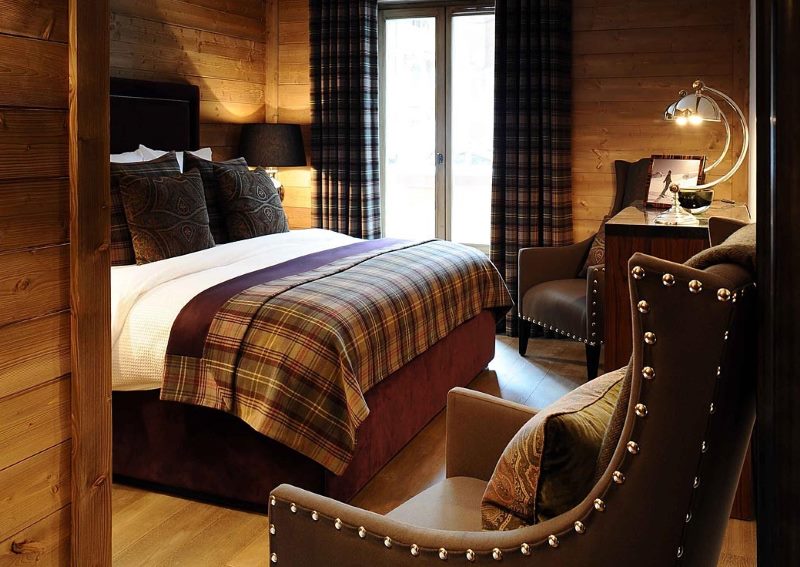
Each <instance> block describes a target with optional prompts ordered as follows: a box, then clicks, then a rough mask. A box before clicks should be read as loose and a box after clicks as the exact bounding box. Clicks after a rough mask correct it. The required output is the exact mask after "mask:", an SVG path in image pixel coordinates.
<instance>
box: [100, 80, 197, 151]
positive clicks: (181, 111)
mask: <svg viewBox="0 0 800 567" xmlns="http://www.w3.org/2000/svg"><path fill="white" fill-rule="evenodd" d="M139 144H144V145H145V146H148V147H150V148H154V149H159V150H196V149H198V148H199V147H200V89H199V88H198V87H196V86H194V85H187V84H177V83H157V82H152V81H137V80H133V79H118V78H112V79H111V153H112V154H119V153H122V152H129V151H133V150H135V149H136V148H138V147H139Z"/></svg>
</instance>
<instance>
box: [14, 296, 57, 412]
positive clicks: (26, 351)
mask: <svg viewBox="0 0 800 567" xmlns="http://www.w3.org/2000/svg"><path fill="white" fill-rule="evenodd" d="M69 325H70V322H69V312H67V311H62V312H61V313H56V314H55V315H49V316H45V317H39V318H38V319H32V320H28V321H23V322H21V323H14V324H11V325H5V326H1V327H0V400H2V399H3V398H6V397H7V396H11V395H13V394H17V393H19V392H24V391H26V390H30V389H31V388H35V387H37V386H41V385H42V384H44V383H46V382H50V381H51V380H53V379H55V378H58V377H59V376H65V375H67V374H69V372H70V339H69Z"/></svg>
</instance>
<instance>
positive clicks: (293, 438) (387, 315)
mask: <svg viewBox="0 0 800 567" xmlns="http://www.w3.org/2000/svg"><path fill="white" fill-rule="evenodd" d="M312 256H314V258H312ZM261 272H263V273H259V272H257V273H254V274H247V275H245V276H241V277H240V278H234V280H231V281H230V282H225V283H223V284H220V285H219V286H215V288H216V289H215V288H210V289H208V290H206V291H205V292H203V293H201V294H199V295H198V296H197V297H195V298H194V299H193V300H192V301H191V302H190V303H189V304H188V305H187V306H186V307H185V308H184V309H183V311H182V312H181V314H180V315H179V316H178V318H177V319H176V321H175V323H174V324H173V327H172V331H171V335H170V342H169V346H168V348H167V356H166V362H165V369H164V382H163V387H162V389H161V399H163V400H171V401H177V402H183V403H190V404H194V405H200V406H206V407H210V408H214V409H218V410H223V411H226V412H229V413H231V414H234V415H236V416H237V417H239V418H240V419H242V420H243V421H245V422H246V423H247V424H249V425H250V426H251V427H253V428H254V429H255V430H257V431H258V432H260V433H262V434H264V435H266V436H268V437H270V438H272V439H274V440H276V441H279V442H281V443H283V444H285V445H287V446H289V447H291V448H292V449H294V450H296V451H298V452H299V453H301V454H303V455H306V456H307V457H309V458H311V459H313V460H314V461H316V462H318V463H320V464H321V465H322V466H324V467H325V468H327V469H328V470H330V471H331V472H333V473H335V474H342V473H343V472H344V470H345V469H346V468H347V465H348V463H349V462H350V460H351V459H352V457H353V454H354V452H355V449H356V431H357V428H358V426H359V425H360V424H361V423H362V422H363V421H364V419H366V417H367V415H368V414H369V408H368V407H367V405H366V403H365V401H364V394H365V393H366V392H367V391H368V390H369V389H370V388H372V387H373V386H375V385H376V384H377V383H379V382H380V381H381V380H383V379H385V378H386V377H388V376H389V375H390V374H392V373H393V372H395V371H396V370H398V369H399V368H401V367H402V366H403V365H405V364H407V363H408V362H410V361H411V360H412V359H414V358H415V357H416V356H418V355H420V354H422V353H424V352H425V351H426V350H427V349H428V348H430V347H431V346H433V345H434V344H435V343H436V342H438V341H439V340H441V339H443V338H444V337H445V336H446V335H447V334H448V333H450V332H451V331H452V330H454V329H455V328H456V327H458V326H459V325H461V324H462V323H465V322H466V321H468V320H470V319H471V318H473V317H475V316H476V315H478V314H479V313H480V312H481V311H483V310H485V309H493V310H495V314H496V316H497V317H498V320H499V318H500V317H502V316H503V315H504V314H505V313H506V312H507V311H508V309H509V308H510V307H511V305H512V300H511V296H510V294H509V293H508V289H507V288H506V286H505V284H504V282H503V280H502V277H501V276H500V274H499V273H498V272H497V270H496V269H495V267H494V265H493V264H492V263H491V262H490V261H489V260H488V258H486V256H485V255H483V254H482V253H480V252H479V251H477V250H475V249H473V248H470V247H467V246H462V245H459V244H454V243H451V242H445V241H439V240H434V241H427V242H407V241H395V240H382V241H381V240H378V241H375V240H373V241H365V242H360V243H358V244H353V245H350V246H345V247H341V248H339V249H335V250H334V251H333V253H332V254H331V253H330V252H326V253H321V254H317V255H309V256H306V257H303V258H299V259H296V260H293V261H290V262H287V263H285V264H283V265H279V266H276V267H271V268H268V269H265V270H262V271H261ZM262 280H263V281H262ZM254 282H258V283H254Z"/></svg>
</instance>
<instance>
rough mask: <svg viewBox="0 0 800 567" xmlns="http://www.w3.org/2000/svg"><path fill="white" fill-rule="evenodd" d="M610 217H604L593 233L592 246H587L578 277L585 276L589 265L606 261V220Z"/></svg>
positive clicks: (601, 263)
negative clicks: (595, 232)
mask: <svg viewBox="0 0 800 567" xmlns="http://www.w3.org/2000/svg"><path fill="white" fill-rule="evenodd" d="M609 218H611V217H605V218H604V219H603V222H602V223H601V224H600V228H599V229H598V230H597V234H595V235H594V240H593V241H592V246H591V247H590V248H589V254H587V255H586V261H585V262H584V263H583V268H581V271H580V273H579V274H578V277H579V278H585V277H586V274H587V273H588V271H589V267H590V266H598V265H599V266H602V265H603V264H605V263H606V221H607V220H608V219H609Z"/></svg>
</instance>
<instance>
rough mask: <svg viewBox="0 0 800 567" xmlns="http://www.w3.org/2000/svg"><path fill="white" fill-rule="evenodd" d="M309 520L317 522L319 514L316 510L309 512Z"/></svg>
mask: <svg viewBox="0 0 800 567" xmlns="http://www.w3.org/2000/svg"><path fill="white" fill-rule="evenodd" d="M311 519H312V520H314V521H315V522H316V521H317V520H319V512H317V511H316V510H314V511H313V512H311Z"/></svg>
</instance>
